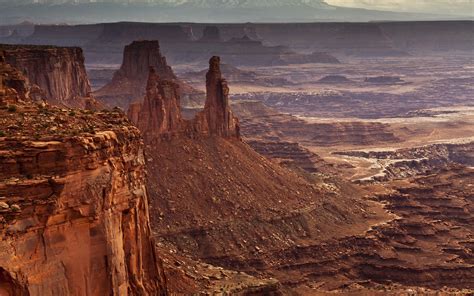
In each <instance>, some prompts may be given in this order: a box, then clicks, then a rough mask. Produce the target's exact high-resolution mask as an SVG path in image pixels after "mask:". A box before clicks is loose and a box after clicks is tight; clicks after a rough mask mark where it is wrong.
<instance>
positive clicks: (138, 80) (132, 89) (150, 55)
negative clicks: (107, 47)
mask: <svg viewBox="0 0 474 296" xmlns="http://www.w3.org/2000/svg"><path fill="white" fill-rule="evenodd" d="M150 67H152V68H154V69H155V71H156V73H157V74H158V75H159V77H160V78H161V79H163V80H168V81H173V82H175V83H178V84H180V86H182V89H183V90H190V87H189V86H186V85H185V84H184V83H182V82H180V81H178V78H177V77H176V75H175V74H174V72H173V70H172V69H171V67H170V66H168V64H167V62H166V58H165V57H164V56H163V55H162V54H161V51H160V45H159V43H158V41H156V40H154V41H146V40H145V41H134V42H132V43H131V44H130V45H127V46H126V47H125V50H124V53H123V62H122V66H121V67H120V69H119V70H118V71H117V72H116V73H115V74H114V76H113V78H112V81H111V82H110V83H108V84H107V85H105V86H104V87H103V88H101V89H100V90H98V91H97V92H96V95H97V97H99V99H101V100H102V101H103V102H104V103H105V104H107V105H109V106H119V107H121V108H124V109H127V108H128V107H129V105H130V104H131V103H133V102H136V101H139V100H141V99H142V98H143V96H144V95H145V94H146V85H147V78H148V74H149V69H150Z"/></svg>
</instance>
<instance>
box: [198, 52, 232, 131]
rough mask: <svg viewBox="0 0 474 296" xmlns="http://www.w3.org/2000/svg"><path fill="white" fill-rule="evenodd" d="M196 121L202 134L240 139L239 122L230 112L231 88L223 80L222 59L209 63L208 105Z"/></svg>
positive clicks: (207, 78)
mask: <svg viewBox="0 0 474 296" xmlns="http://www.w3.org/2000/svg"><path fill="white" fill-rule="evenodd" d="M196 120H197V125H198V129H200V130H201V132H204V133H209V134H210V135H216V136H223V137H229V136H236V137H240V126H239V122H238V119H237V118H236V117H234V115H233V113H232V111H231V110H230V105H229V87H228V85H227V81H226V80H225V79H224V78H222V73H221V69H220V58H219V57H217V56H214V57H212V58H211V59H210V61H209V71H208V72H207V74H206V104H205V106H204V110H203V111H202V112H201V113H200V114H198V115H197V119H196Z"/></svg>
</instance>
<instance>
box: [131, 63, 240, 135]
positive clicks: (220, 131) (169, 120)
mask: <svg viewBox="0 0 474 296" xmlns="http://www.w3.org/2000/svg"><path fill="white" fill-rule="evenodd" d="M206 88H207V97H206V104H205V107H204V110H203V111H201V112H200V113H198V114H197V115H196V117H195V118H194V119H193V120H184V119H183V118H182V115H181V106H180V100H181V99H180V94H179V85H178V84H177V83H175V82H174V81H172V80H166V79H162V78H161V77H160V76H159V74H158V73H157V72H156V71H155V70H154V69H153V68H152V67H151V68H150V71H149V77H148V82H147V87H146V95H145V100H144V102H143V103H142V104H138V103H135V104H132V105H130V107H129V109H128V117H129V119H130V120H131V121H132V122H133V123H134V124H135V125H136V126H137V127H138V128H139V129H140V130H141V131H142V133H143V136H144V138H145V141H146V142H148V143H150V142H152V141H154V140H160V139H162V138H166V136H171V135H182V136H188V137H189V136H191V137H194V136H197V135H207V136H221V137H236V138H240V126H239V122H238V119H237V118H236V117H235V116H234V115H233V113H232V111H231V109H230V106H229V87H228V86H227V82H226V80H225V79H223V78H222V74H221V71H220V58H219V57H213V58H211V60H210V62H209V71H208V73H207V75H206Z"/></svg>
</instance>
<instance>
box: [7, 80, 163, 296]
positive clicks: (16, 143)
mask: <svg viewBox="0 0 474 296" xmlns="http://www.w3.org/2000/svg"><path fill="white" fill-rule="evenodd" d="M23 84H26V81H25V80H23ZM23 84H20V85H23ZM2 90H3V91H4V92H3V94H5V87H2ZM20 92H21V89H19V90H18V91H17V92H16V93H20ZM10 93H13V92H10ZM10 93H7V94H8V95H9V94H10ZM15 112H18V113H20V112H21V116H13V115H12V114H14V113H15ZM0 129H1V131H0V213H1V215H0V294H1V295H5V294H6V295H41V296H45V295H46V296H48V295H164V294H166V280H165V277H164V275H163V269H162V266H161V263H160V262H159V261H157V254H156V251H155V248H154V243H153V241H152V239H151V238H150V237H151V236H150V226H149V218H148V217H149V216H148V197H147V190H146V188H145V166H144V156H143V150H144V147H143V142H142V140H141V136H140V133H139V131H138V129H136V128H135V127H133V126H131V125H130V124H129V123H128V121H127V120H126V118H125V117H124V116H123V114H122V113H120V112H104V113H100V112H96V113H93V112H91V111H86V110H73V109H60V108H57V107H48V106H37V105H34V104H29V103H28V102H26V103H22V104H18V105H16V109H15V110H6V109H0Z"/></svg>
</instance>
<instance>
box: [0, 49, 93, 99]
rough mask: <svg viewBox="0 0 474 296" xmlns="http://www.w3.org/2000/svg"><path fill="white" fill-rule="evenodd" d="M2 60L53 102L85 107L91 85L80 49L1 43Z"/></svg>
mask: <svg viewBox="0 0 474 296" xmlns="http://www.w3.org/2000/svg"><path fill="white" fill-rule="evenodd" d="M1 49H3V50H4V52H5V60H6V62H7V63H9V64H10V65H12V66H13V67H15V68H17V69H18V70H20V71H21V72H22V73H24V75H25V76H26V77H27V78H28V80H29V82H30V83H31V84H35V85H37V86H38V87H39V88H41V89H42V90H43V92H44V94H45V98H46V99H47V100H48V101H49V102H50V103H52V104H55V105H64V106H69V107H82V108H83V107H84V106H85V102H86V100H87V99H88V98H89V95H90V92H91V87H90V84H89V80H88V78H87V74H86V69H85V66H84V56H83V53H82V49H80V48H75V47H74V48H73V47H52V46H27V45H1V46H0V50H1Z"/></svg>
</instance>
